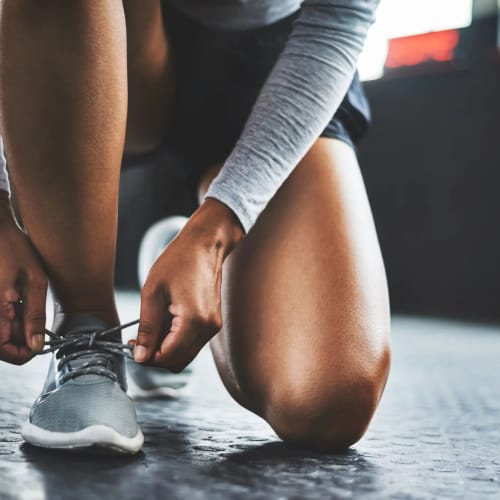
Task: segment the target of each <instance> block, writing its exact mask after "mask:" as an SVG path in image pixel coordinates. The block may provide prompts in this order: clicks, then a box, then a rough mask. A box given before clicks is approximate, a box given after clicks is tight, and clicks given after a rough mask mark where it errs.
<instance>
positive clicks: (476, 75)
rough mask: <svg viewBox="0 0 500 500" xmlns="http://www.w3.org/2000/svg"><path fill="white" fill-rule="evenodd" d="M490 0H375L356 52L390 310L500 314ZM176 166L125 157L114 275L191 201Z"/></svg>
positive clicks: (133, 264) (499, 158)
mask: <svg viewBox="0 0 500 500" xmlns="http://www.w3.org/2000/svg"><path fill="white" fill-rule="evenodd" d="M499 3H500V2H499ZM499 3H497V0H432V1H429V0H425V1H424V0H421V1H417V0H385V3H384V0H382V4H381V8H380V9H379V21H377V24H376V25H375V27H374V30H373V33H372V36H371V37H370V38H369V39H368V41H367V49H366V51H365V52H366V53H365V54H364V56H363V57H362V59H361V61H360V71H361V74H362V76H364V79H365V80H369V81H366V82H365V89H366V92H367V94H368V97H369V98H370V102H371V105H372V112H373V126H372V128H371V130H370V132H369V134H368V135H367V137H366V138H365V139H364V140H363V142H362V143H361V144H360V146H359V158H360V163H361V166H362V170H363V174H364V178H365V181H366V185H367V189H368V192H369V196H370V200H371V203H372V207H373V211H374V216H375V220H376V225H377V228H378V232H379V237H380V242H381V245H382V251H383V254H384V257H385V262H386V267H387V273H388V279H389V287H390V293H391V300H392V306H393V310H394V311H395V312H403V313H412V314H428V315H434V316H448V317H454V318H463V319H474V320H482V321H494V322H497V321H499V320H500V263H499V258H500V195H499V191H500V50H499V38H500V37H499V33H500V29H499V22H498V10H499ZM439 5H441V7H439V8H438V6H439ZM412 8H414V9H415V11H414V12H412ZM401 9H403V10H404V11H405V16H406V22H401V19H402V18H401V15H400V12H402V10H401ZM438 11H439V12H438ZM459 11H460V12H459ZM410 21H412V22H410ZM362 65H364V68H363V67H362ZM183 175H184V174H183V169H182V165H181V164H180V160H179V159H177V158H174V157H172V156H170V154H169V153H168V152H165V154H164V158H163V161H162V162H161V164H154V163H153V162H151V161H149V160H148V159H147V158H146V159H145V160H144V163H143V165H142V167H141V168H134V169H124V172H123V175H122V180H121V198H120V220H119V245H118V258H117V286H119V287H122V288H136V287H137V286H138V285H137V252H138V246H139V243H140V240H141V238H142V235H143V234H144V232H145V231H146V230H147V228H148V227H149V226H150V225H151V224H152V223H153V222H155V221H157V220H159V219H161V218H163V217H165V216H167V215H171V214H186V215H188V214H189V213H190V212H191V211H192V210H193V209H194V208H195V205H194V201H193V200H192V199H191V198H190V197H189V196H188V194H187V193H185V192H183V191H182V190H179V189H178V186H179V185H180V184H182V183H183V181H184V179H183Z"/></svg>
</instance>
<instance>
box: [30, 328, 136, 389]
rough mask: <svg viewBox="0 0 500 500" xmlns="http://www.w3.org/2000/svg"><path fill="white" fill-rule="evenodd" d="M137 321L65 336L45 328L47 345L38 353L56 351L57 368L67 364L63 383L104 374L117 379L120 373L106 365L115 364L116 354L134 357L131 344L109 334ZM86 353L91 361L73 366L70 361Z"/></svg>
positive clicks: (61, 378) (60, 379) (60, 380)
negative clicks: (47, 338) (112, 337)
mask: <svg viewBox="0 0 500 500" xmlns="http://www.w3.org/2000/svg"><path fill="white" fill-rule="evenodd" d="M137 323H139V320H138V319H137V320H135V321H131V322H129V323H125V324H123V325H118V326H115V327H113V328H110V329H109V330H102V331H95V332H82V333H79V334H78V335H71V334H69V335H68V336H65V337H62V336H60V335H57V334H55V333H54V332H51V331H50V330H47V329H45V334H46V335H48V336H49V338H50V340H48V341H46V342H45V343H44V345H46V346H48V347H47V348H46V349H43V350H42V351H40V352H39V353H37V354H38V355H43V354H48V353H52V352H55V351H57V353H56V358H57V359H59V363H58V365H57V370H58V371H60V370H62V369H63V368H64V366H65V365H67V366H68V367H69V370H68V372H67V373H65V374H64V375H62V376H61V377H60V378H59V383H60V384H64V382H66V381H67V380H69V379H72V378H76V377H80V376H81V375H104V376H105V377H108V378H110V379H111V380H113V381H114V382H116V381H118V376H117V375H116V373H115V372H114V371H113V370H110V369H109V368H107V366H108V364H111V365H112V363H113V361H114V356H122V357H123V358H130V359H133V356H132V351H133V347H132V346H131V345H129V344H122V343H118V342H114V341H112V340H108V338H107V337H108V336H109V335H110V334H112V333H116V332H119V331H121V330H123V329H125V328H128V327H129V326H132V325H136V324H137ZM69 333H71V332H69ZM83 356H89V360H88V361H85V362H84V363H82V364H81V365H80V366H78V367H76V368H74V367H71V365H69V364H68V363H70V362H71V361H75V360H77V359H79V358H81V357H83Z"/></svg>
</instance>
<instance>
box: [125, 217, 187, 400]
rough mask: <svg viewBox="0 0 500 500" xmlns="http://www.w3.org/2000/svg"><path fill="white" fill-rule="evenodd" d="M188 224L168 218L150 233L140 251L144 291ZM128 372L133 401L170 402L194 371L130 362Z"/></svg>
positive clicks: (181, 218)
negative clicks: (164, 254)
mask: <svg viewBox="0 0 500 500" xmlns="http://www.w3.org/2000/svg"><path fill="white" fill-rule="evenodd" d="M186 221H187V218H186V217H181V216H175V217H167V218H166V219H163V220H160V221H159V222H157V223H156V224H154V225H153V226H151V227H150V228H149V229H148V231H147V232H146V234H145V235H144V237H143V239H142V242H141V246H140V250H139V259H138V260H139V262H138V274H139V282H140V284H141V287H142V285H143V284H144V282H145V281H146V278H147V275H148V273H149V269H150V268H151V266H152V265H153V263H154V261H155V260H156V259H157V258H158V256H159V255H160V254H161V252H162V251H163V250H164V249H165V247H166V246H167V245H168V244H169V243H170V242H171V241H172V240H173V239H174V238H175V237H176V236H177V233H178V232H179V231H180V230H181V229H182V228H183V227H184V224H185V223H186ZM127 372H128V376H129V395H130V396H131V397H133V398H137V399H143V398H161V397H166V398H170V397H176V396H179V395H180V394H181V393H182V391H181V389H183V388H184V387H185V386H186V385H187V383H188V382H189V379H190V376H191V372H192V369H191V367H190V366H188V367H187V368H185V369H184V370H182V372H180V373H172V372H169V371H168V370H165V369H163V368H152V367H148V366H142V365H139V364H137V363H135V362H134V361H127Z"/></svg>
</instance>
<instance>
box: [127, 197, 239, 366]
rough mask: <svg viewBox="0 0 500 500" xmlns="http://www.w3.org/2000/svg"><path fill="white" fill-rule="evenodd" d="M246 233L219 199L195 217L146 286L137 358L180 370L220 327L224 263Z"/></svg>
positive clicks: (153, 269) (159, 261)
mask: <svg viewBox="0 0 500 500" xmlns="http://www.w3.org/2000/svg"><path fill="white" fill-rule="evenodd" d="M242 236H243V230H242V228H241V225H240V223H239V221H238V219H237V218H236V216H235V215H234V213H233V212H232V211H231V210H230V209H229V208H228V207H227V206H226V205H224V204H223V203H221V202H219V201H217V200H215V199H211V198H208V199H206V200H205V202H204V203H203V204H202V205H201V207H200V208H199V209H198V210H197V211H196V212H195V213H194V214H193V215H192V216H191V218H190V219H189V221H188V222H187V224H186V225H185V226H184V228H183V229H182V231H181V232H180V233H179V234H178V235H177V237H176V238H175V239H174V240H173V241H172V242H171V243H170V244H169V245H168V246H167V248H166V249H165V250H164V251H163V253H162V254H161V255H160V256H159V257H158V259H157V260H156V262H155V263H154V264H153V266H152V267H151V270H150V272H149V275H148V278H147V280H146V282H145V284H144V287H143V289H142V293H141V316H140V322H139V332H138V336H137V340H136V341H135V347H134V357H135V360H136V361H137V362H140V363H145V364H148V365H154V366H161V367H164V368H167V369H169V370H170V371H173V372H178V371H180V370H182V369H183V368H185V367H186V366H187V365H188V364H189V363H190V362H191V361H192V360H193V359H194V357H195V356H196V355H197V354H198V352H199V351H200V349H201V348H202V347H203V346H204V345H205V344H206V343H207V342H208V341H209V340H210V339H211V338H212V337H213V336H214V335H215V334H216V333H217V332H218V331H219V330H220V329H221V327H222V314H221V284H222V264H223V262H224V259H225V258H226V256H227V255H228V254H229V253H230V252H231V250H232V249H233V248H234V247H235V245H236V244H237V242H238V241H239V240H240V239H241V237H242Z"/></svg>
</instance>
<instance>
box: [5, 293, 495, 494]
mask: <svg viewBox="0 0 500 500" xmlns="http://www.w3.org/2000/svg"><path fill="white" fill-rule="evenodd" d="M120 308H121V311H122V319H123V320H124V321H125V320H129V319H133V318H134V317H135V316H137V314H138V301H137V297H136V296H135V295H131V294H123V293H122V294H120ZM393 331H394V334H393V339H394V362H393V369H392V373H391V377H390V380H389V383H388V386H387V389H386V393H385V395H384V398H383V400H382V403H381V406H380V408H379V411H378V413H377V415H376V417H375V419H374V421H373V423H372V425H371V427H370V430H369V431H368V433H367V435H366V436H365V437H364V438H363V439H362V440H361V442H360V443H358V444H357V445H356V446H355V447H353V448H352V449H351V450H349V451H347V452H345V453H342V454H327V455H324V454H318V453H312V452H309V451H306V450H300V449H295V448H290V447H288V446H286V445H284V444H283V443H281V442H280V441H279V440H278V439H277V438H276V437H275V436H274V434H273V432H272V431H271V429H270V428H269V427H268V425H267V424H266V423H265V422H263V421H262V420H261V419H259V418H258V417H256V416H254V415H252V414H250V413H249V412H247V411H245V410H244V409H242V408H240V407H239V406H238V405H237V404H236V403H234V402H233V401H232V400H231V399H230V397H229V396H228V395H227V394H226V393H225V391H224V389H223V387H222V385H221V383H220V381H219V380H218V378H217V375H216V372H215V369H214V366H213V363H212V361H211V358H210V355H209V353H208V352H207V351H205V352H203V353H202V355H201V356H200V357H199V359H198V361H197V363H196V367H195V373H194V376H193V381H192V383H191V386H190V389H189V391H188V393H187V394H186V395H185V396H184V397H183V398H181V399H178V400H171V401H150V402H138V403H137V409H138V414H139V419H140V421H141V425H142V428H143V431H144V434H145V436H146V441H145V445H144V450H143V452H141V453H140V454H139V455H137V456H136V457H133V458H125V459H124V458H109V457H108V458H104V457H92V456H80V455H68V454H59V453H48V452H45V451H40V450H37V449H34V448H31V447H29V446H27V445H25V444H23V443H22V440H21V437H20V435H19V426H20V424H21V423H22V421H23V420H24V419H25V418H26V415H27V413H28V410H29V407H30V404H31V403H32V401H33V400H34V398H35V397H36V396H37V393H38V391H39V390H40V387H41V384H42V381H43V378H44V370H45V366H46V363H47V359H45V358H37V359H35V360H34V361H32V362H31V363H30V364H29V365H27V366H25V367H21V368H19V367H14V366H10V365H6V364H1V365H0V380H1V381H2V389H1V392H0V409H1V414H0V498H1V499H2V500H3V499H26V500H28V499H30V500H32V499H33V500H35V499H51V500H52V499H75V500H79V499H82V500H83V499H85V500H87V499H91V498H131V499H136V498H137V499H149V498H172V499H181V498H182V499H184V498H189V499H196V498H203V499H206V498H242V497H244V498H263V499H264V498H265V499H274V498H279V499H285V498H287V499H288V498H290V499H292V498H293V499H303V498H308V499H309V498H356V499H358V498H362V499H365V498H366V499H378V498H381V499H382V498H401V499H402V498H407V499H427V498H439V499H441V498H470V499H476V498H477V499H489V498H500V370H499V369H500V329H499V328H495V327H488V326H480V325H472V324H468V325H467V324H460V323H453V322H444V321H433V320H428V319H415V318H395V320H394V327H393Z"/></svg>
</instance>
